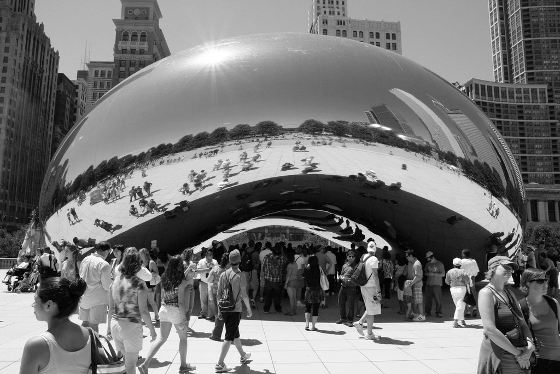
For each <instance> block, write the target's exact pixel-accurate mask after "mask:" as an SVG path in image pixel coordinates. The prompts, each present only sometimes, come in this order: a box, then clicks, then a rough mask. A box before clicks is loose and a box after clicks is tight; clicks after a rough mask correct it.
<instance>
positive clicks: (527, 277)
mask: <svg viewBox="0 0 560 374" xmlns="http://www.w3.org/2000/svg"><path fill="white" fill-rule="evenodd" d="M548 281H549V280H548V279H547V277H546V272H545V271H543V270H540V269H527V270H525V271H524V272H523V274H522V275H521V282H520V284H521V287H522V289H523V291H525V292H526V293H527V296H526V297H525V298H523V299H521V301H520V304H521V309H522V311H523V315H524V317H525V320H526V321H527V323H528V324H529V327H530V330H531V333H532V334H533V335H534V336H533V339H534V340H535V341H536V342H537V344H536V346H537V365H536V366H535V367H533V368H532V369H531V373H532V374H550V373H560V335H559V334H560V321H559V319H558V313H559V311H560V306H559V305H558V301H556V300H555V299H554V298H553V297H550V296H548V295H547V288H548V286H547V284H548Z"/></svg>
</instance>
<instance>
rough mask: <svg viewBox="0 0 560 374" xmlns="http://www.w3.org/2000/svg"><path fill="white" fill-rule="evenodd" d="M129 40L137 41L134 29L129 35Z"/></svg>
mask: <svg viewBox="0 0 560 374" xmlns="http://www.w3.org/2000/svg"><path fill="white" fill-rule="evenodd" d="M130 41H131V42H137V41H138V33H137V32H136V31H133V32H132V35H131V36H130Z"/></svg>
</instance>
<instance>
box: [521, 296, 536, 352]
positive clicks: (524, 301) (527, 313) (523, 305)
mask: <svg viewBox="0 0 560 374" xmlns="http://www.w3.org/2000/svg"><path fill="white" fill-rule="evenodd" d="M519 306H521V313H523V319H524V320H525V323H527V326H529V330H530V331H531V338H533V344H534V345H535V348H536V349H537V351H538V345H537V337H536V336H535V332H534V331H533V324H532V323H531V318H530V317H531V314H530V311H529V303H528V302H527V298H526V297H524V298H523V299H521V300H519Z"/></svg>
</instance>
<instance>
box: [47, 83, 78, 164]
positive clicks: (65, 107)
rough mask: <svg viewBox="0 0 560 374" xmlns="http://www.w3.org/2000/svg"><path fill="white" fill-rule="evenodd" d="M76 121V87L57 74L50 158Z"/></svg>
mask: <svg viewBox="0 0 560 374" xmlns="http://www.w3.org/2000/svg"><path fill="white" fill-rule="evenodd" d="M75 121H76V87H75V86H74V82H72V81H71V80H70V79H69V78H68V77H67V76H66V75H65V74H63V73H58V78H57V86H56V105H55V110H54V126H53V135H52V142H51V157H52V156H53V155H54V152H55V151H56V149H57V148H58V146H59V145H60V143H61V142H62V139H64V136H66V134H67V133H68V131H70V129H71V128H72V126H73V125H74V122H75Z"/></svg>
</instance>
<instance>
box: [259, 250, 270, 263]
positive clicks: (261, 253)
mask: <svg viewBox="0 0 560 374" xmlns="http://www.w3.org/2000/svg"><path fill="white" fill-rule="evenodd" d="M269 253H272V251H271V250H270V249H268V248H267V249H263V250H262V251H261V252H260V253H259V261H260V262H261V264H262V263H263V261H264V258H265V257H266V255H268V254H269Z"/></svg>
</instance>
